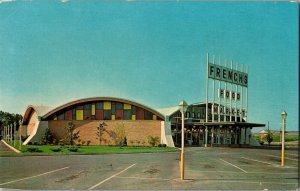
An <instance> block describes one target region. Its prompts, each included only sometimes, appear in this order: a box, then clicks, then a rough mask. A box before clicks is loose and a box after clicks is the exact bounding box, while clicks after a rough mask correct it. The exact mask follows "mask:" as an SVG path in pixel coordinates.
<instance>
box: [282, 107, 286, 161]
mask: <svg viewBox="0 0 300 191" xmlns="http://www.w3.org/2000/svg"><path fill="white" fill-rule="evenodd" d="M286 116H287V113H286V112H285V111H283V112H282V113H281V118H282V130H281V133H282V134H281V166H282V167H283V166H284V132H285V119H286Z"/></svg>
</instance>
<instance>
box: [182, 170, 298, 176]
mask: <svg viewBox="0 0 300 191" xmlns="http://www.w3.org/2000/svg"><path fill="white" fill-rule="evenodd" d="M186 171H191V172H193V171H196V172H199V173H230V174H231V173H242V172H236V171H221V170H219V171H218V170H207V171H202V170H186ZM247 173H248V174H279V175H283V174H298V173H297V172H248V171H247Z"/></svg>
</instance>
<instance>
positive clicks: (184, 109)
mask: <svg viewBox="0 0 300 191" xmlns="http://www.w3.org/2000/svg"><path fill="white" fill-rule="evenodd" d="M178 106H179V107H180V112H181V155H180V158H181V160H180V178H181V180H184V113H185V112H186V110H187V108H188V104H187V103H186V102H185V101H184V100H183V101H181V102H180V103H179V105H178Z"/></svg>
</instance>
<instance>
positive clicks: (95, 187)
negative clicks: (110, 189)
mask: <svg viewBox="0 0 300 191" xmlns="http://www.w3.org/2000/svg"><path fill="white" fill-rule="evenodd" d="M136 164H137V163H135V164H132V165H130V166H129V167H127V168H125V169H124V170H122V171H120V172H118V173H116V174H114V175H112V176H110V177H108V178H107V179H105V180H102V181H101V182H99V183H97V184H95V185H94V186H92V187H90V188H89V189H88V190H92V189H94V188H96V187H97V186H99V185H101V184H103V183H104V182H106V181H108V180H110V179H112V178H114V177H115V176H118V175H119V174H121V173H122V172H125V171H126V170H128V169H130V168H131V167H133V166H134V165H136Z"/></svg>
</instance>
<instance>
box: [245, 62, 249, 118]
mask: <svg viewBox="0 0 300 191" xmlns="http://www.w3.org/2000/svg"><path fill="white" fill-rule="evenodd" d="M248 70H249V68H248V66H247V67H246V73H247V74H248V76H249V71H248ZM247 80H248V85H247V87H246V88H245V89H246V90H245V91H246V118H245V121H246V122H247V121H248V87H249V77H248V79H247Z"/></svg>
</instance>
